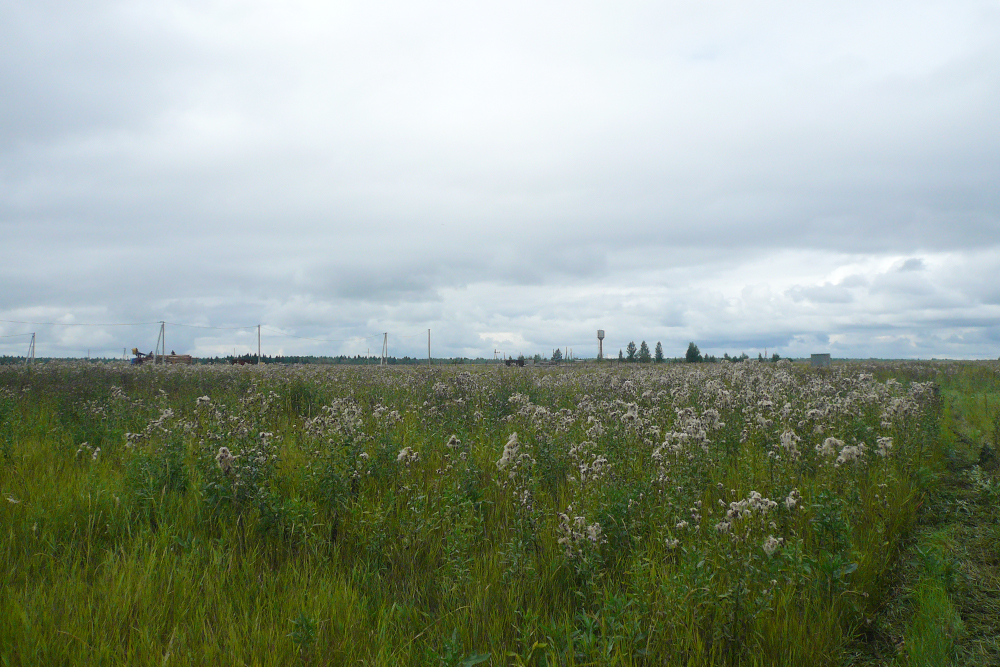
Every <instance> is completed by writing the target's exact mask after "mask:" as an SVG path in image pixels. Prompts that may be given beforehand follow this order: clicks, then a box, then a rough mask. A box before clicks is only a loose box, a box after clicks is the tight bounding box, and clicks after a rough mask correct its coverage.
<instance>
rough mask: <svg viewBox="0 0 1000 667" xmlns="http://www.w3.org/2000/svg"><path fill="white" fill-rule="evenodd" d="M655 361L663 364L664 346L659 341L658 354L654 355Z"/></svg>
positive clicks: (657, 344)
mask: <svg viewBox="0 0 1000 667" xmlns="http://www.w3.org/2000/svg"><path fill="white" fill-rule="evenodd" d="M653 359H654V360H655V361H656V363H658V364H659V363H662V362H663V345H661V344H660V342H659V341H657V342H656V352H654V353H653Z"/></svg>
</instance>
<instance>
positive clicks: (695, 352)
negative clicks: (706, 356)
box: [684, 341, 701, 363]
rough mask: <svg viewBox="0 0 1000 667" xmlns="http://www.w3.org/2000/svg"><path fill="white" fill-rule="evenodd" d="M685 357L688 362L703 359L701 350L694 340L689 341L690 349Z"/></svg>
mask: <svg viewBox="0 0 1000 667" xmlns="http://www.w3.org/2000/svg"><path fill="white" fill-rule="evenodd" d="M684 359H685V360H686V361H687V362H688V363H695V362H698V361H701V350H699V349H698V346H697V345H695V344H694V342H693V341H692V342H691V343H688V349H687V353H686V354H685V355H684Z"/></svg>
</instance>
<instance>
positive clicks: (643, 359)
mask: <svg viewBox="0 0 1000 667" xmlns="http://www.w3.org/2000/svg"><path fill="white" fill-rule="evenodd" d="M651 360H652V357H650V356H649V346H648V345H646V341H642V343H640V345H639V362H640V363H643V364H647V363H649V362H650V361H651Z"/></svg>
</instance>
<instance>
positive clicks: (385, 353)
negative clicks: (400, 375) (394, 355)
mask: <svg viewBox="0 0 1000 667" xmlns="http://www.w3.org/2000/svg"><path fill="white" fill-rule="evenodd" d="M388 365H389V332H388V331H386V332H385V333H383V334H382V360H381V362H379V366H388Z"/></svg>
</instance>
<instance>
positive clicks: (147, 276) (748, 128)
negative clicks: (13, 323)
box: [0, 1, 1000, 356]
mask: <svg viewBox="0 0 1000 667" xmlns="http://www.w3.org/2000/svg"><path fill="white" fill-rule="evenodd" d="M998 33H1000V10H998V9H997V8H996V7H993V6H992V5H990V6H975V7H971V6H970V7H964V8H959V9H956V8H955V7H954V6H953V5H951V4H948V3H943V2H919V3H916V4H913V3H880V4H878V5H871V4H870V3H848V4H847V5H840V6H838V7H837V8H836V9H834V8H824V7H811V6H805V5H801V4H800V3H791V2H778V3H773V4H771V5H768V6H766V7H764V8H752V9H751V8H749V7H748V6H744V5H739V4H738V3H733V4H730V5H728V6H726V7H725V8H724V9H720V8H719V7H715V9H712V8H710V7H709V6H700V5H660V4H656V3H646V4H644V3H640V4H638V5H633V6H630V7H629V8H626V9H621V8H617V9H616V10H614V11H612V10H609V9H607V8H602V7H601V6H599V5H583V6H581V5H579V4H572V5H571V4H568V3H567V4H562V5H560V4H556V5H551V6H538V5H528V4H527V3H524V4H517V3H515V4H514V5H509V6H505V7H504V8H503V9H502V10H501V9H494V8H489V7H485V6H471V5H469V6H460V7H459V6H447V5H438V4H433V3H432V4H431V5H424V6H421V7H419V8H418V7H415V6H408V5H405V4H398V5H395V4H392V3H368V4H364V5H352V6H337V7H332V6H331V7H325V6H310V7H307V6H291V5H283V4H277V3H274V4H271V3H258V4H254V5H247V6H240V7H234V6H232V5H229V4H225V3H211V2H209V3H199V4H182V3H177V2H170V1H163V2H154V3H147V4H128V3H126V4H121V3H107V4H101V3H90V4H88V5H86V6H80V7H77V6H66V5H64V4H60V3H31V4H27V3H22V4H16V3H13V4H12V3H8V4H7V5H4V7H2V8H0V86H2V87H3V89H4V90H5V91H6V92H7V93H8V94H5V95H4V96H3V99H2V100H0V234H2V237H3V238H4V244H2V246H0V318H4V319H17V318H16V317H13V316H10V317H8V315H11V314H16V313H22V312H35V311H37V312H46V313H49V314H51V315H52V316H55V315H57V314H60V313H62V314H65V313H74V314H78V315H79V316H80V317H83V315H84V314H89V315H97V314H103V315H104V316H106V317H107V318H113V319H120V320H123V321H125V320H128V321H134V320H146V319H161V318H168V319H175V320H181V319H185V318H186V319H187V320H188V321H198V322H207V323H212V322H214V323H222V322H226V323H233V322H235V323H242V322H246V321H250V322H255V321H266V322H271V323H272V324H274V325H275V326H281V327H283V328H284V329H285V330H287V331H289V332H298V333H300V334H305V335H308V334H309V333H310V332H312V333H316V334H317V337H324V336H327V337H331V338H338V339H339V338H342V337H348V336H350V335H351V334H352V332H354V333H364V332H365V331H367V330H368V328H370V327H376V328H381V329H382V330H385V328H387V327H395V328H396V329H398V330H400V331H403V330H404V329H406V328H407V327H411V328H416V329H417V330H419V329H421V328H426V326H432V327H434V328H444V329H446V330H448V331H449V332H450V333H449V334H442V339H441V345H442V348H441V349H442V350H443V351H445V350H449V349H450V350H455V351H458V350H465V351H468V350H473V349H482V350H485V349H486V347H484V345H487V344H486V343H483V342H482V340H481V339H480V338H479V334H480V333H482V332H484V331H494V332H496V331H514V330H516V331H518V332H519V335H521V336H522V338H523V340H525V341H527V343H526V344H530V345H535V346H538V347H540V348H541V349H542V351H545V350H547V349H551V347H553V346H554V345H556V344H559V341H560V340H563V342H567V341H569V340H572V341H579V343H580V344H586V345H590V344H591V343H592V341H591V339H592V338H593V332H592V331H591V328H596V326H604V327H606V328H607V329H608V330H609V332H614V334H613V335H614V336H620V337H621V338H623V339H624V343H627V342H628V339H630V338H632V337H638V338H641V337H643V336H647V337H649V338H653V337H656V336H662V337H664V342H665V344H666V342H667V339H668V337H669V340H670V341H671V342H670V344H671V345H680V344H682V343H684V342H685V339H690V338H691V337H700V339H701V340H703V341H706V344H707V345H708V346H709V347H711V346H712V345H715V342H718V344H719V345H724V344H728V343H732V344H733V345H734V346H735V345H736V344H737V343H739V344H741V345H749V344H750V343H753V344H754V345H757V346H758V347H760V346H762V345H763V346H768V348H769V349H770V346H772V345H774V346H776V347H778V348H783V349H787V350H799V351H806V350H807V349H808V347H809V346H815V345H819V344H821V343H822V342H823V341H825V340H826V339H825V336H826V335H827V333H826V332H829V331H839V332H841V334H836V333H835V334H834V336H835V341H834V342H833V343H830V344H831V345H836V346H840V347H838V348H837V349H838V350H840V351H845V352H849V351H854V352H857V353H859V354H861V355H862V356H865V355H864V354H863V352H864V351H865V349H866V347H865V346H866V344H870V345H872V346H874V347H877V348H878V349H879V352H880V354H881V353H882V352H885V351H889V352H891V351H892V350H893V349H895V350H897V352H898V354H900V355H909V354H911V353H913V351H914V350H916V351H918V352H921V353H922V352H924V351H926V350H931V349H932V348H933V347H934V345H940V346H941V353H942V354H944V353H945V352H947V353H949V354H963V352H962V350H963V349H967V350H976V352H974V354H981V353H982V350H981V349H980V347H981V344H980V343H978V342H977V343H973V342H970V341H972V340H973V337H972V335H971V334H963V336H964V337H960V338H953V337H949V336H950V334H949V335H947V336H946V335H945V334H944V333H943V331H944V330H945V329H946V328H947V327H948V326H949V324H948V322H952V321H955V322H959V321H961V322H967V323H972V322H979V324H969V326H972V327H979V328H980V329H982V328H983V327H987V328H988V327H989V326H990V324H989V322H990V321H991V319H990V318H991V317H992V314H991V313H992V310H989V307H990V306H991V304H992V305H995V304H997V303H998V302H1000V297H998V296H997V294H998V293H997V291H996V287H995V286H994V285H993V282H994V281H991V280H990V279H989V277H988V276H990V275H995V273H993V274H991V273H990V271H989V267H994V268H995V266H996V264H997V261H998V259H997V258H998V257H1000V242H998V240H997V239H998V238H1000V235H998V232H1000V190H998V189H997V188H996V187H995V183H996V182H998V179H1000V126H998V125H997V124H996V122H995V118H996V117H997V115H998V112H1000V85H998V84H1000V65H998V63H1000V58H998V56H1000V40H998V39H997V35H998ZM783 257H784V258H799V260H796V261H791V260H788V261H789V262H790V264H789V265H788V266H785V265H783V264H781V262H784V261H785V260H784V259H781V258H783ZM808 258H819V259H820V260H821V261H822V263H823V264H824V266H825V267H826V268H825V269H824V270H823V271H820V270H818V269H817V268H815V267H813V266H811V265H810V263H809V261H807V259H808ZM779 260H780V261H779ZM883 260H885V261H883ZM818 261H819V260H818ZM866 262H867V263H868V264H866V265H865V267H864V268H862V269H857V267H854V266H853V264H865V263H866ZM873 262H882V264H881V268H879V269H873V268H872V267H871V266H870V264H871V263H873ZM886 262H888V264H887V263H886ZM973 263H974V264H975V265H976V267H977V268H976V269H975V270H970V271H969V272H967V273H965V272H963V270H962V268H961V267H962V265H963V264H973ZM887 266H888V267H889V268H886V267H887ZM844 267H847V272H846V273H845V271H844ZM893 267H895V268H893ZM917 269H922V270H917ZM844 275H846V276H847V277H842V278H837V277H836V276H844ZM977 307H978V308H980V312H979V313H978V314H977V313H973V314H971V315H970V314H969V313H968V312H966V311H968V310H969V309H972V310H975V309H976V308H977ZM32 309H34V311H33V310H32ZM928 311H934V312H936V313H940V317H938V318H937V319H935V320H933V322H932V321H931V320H930V319H928V318H925V317H923V315H922V314H924V313H926V312H928ZM870 322H874V323H875V325H874V326H876V327H879V326H881V327H884V331H885V332H889V333H884V336H886V337H887V338H885V339H884V340H882V341H878V340H876V337H877V335H881V334H876V332H875V330H873V329H871V328H869V325H868V323H870ZM982 330H984V331H985V330H986V329H982ZM898 331H903V332H904V333H905V334H906V335H907V336H910V338H906V339H905V340H907V341H910V342H906V343H903V342H900V341H903V340H904V339H903V338H900V337H899V336H900V335H902V334H899V333H898ZM625 332H630V333H625ZM645 332H648V333H645ZM80 335H82V334H73V335H68V334H67V335H65V336H63V338H61V339H59V340H61V342H60V343H59V345H60V347H58V348H57V349H60V350H63V351H65V352H66V353H70V352H71V351H76V352H78V351H79V350H80V349H81V348H80V345H82V342H81V341H83V338H80ZM109 335H111V336H112V337H114V336H117V335H118V334H114V333H113V332H111V333H110V334H109ZM199 335H200V334H199ZM213 335H214V334H213ZM610 335H612V334H611V333H609V336H610ZM838 335H842V336H843V338H842V339H841V338H836V336H838ZM178 336H181V338H178V339H177V340H178V341H179V342H180V341H186V342H185V344H190V345H192V346H195V345H199V344H203V345H206V346H210V345H214V346H215V348H218V349H224V343H223V342H222V339H216V338H212V337H211V336H208V335H200V336H201V337H200V338H199V337H197V336H193V335H192V336H190V337H188V338H183V336H188V334H184V333H181V334H178ZM449 336H451V337H449ZM865 336H868V337H869V338H867V339H866V338H865ZM893 337H895V338H893ZM50 339H51V340H53V341H55V340H57V338H56V337H55V336H54V335H53V336H50ZM890 339H891V340H890ZM95 340H97V337H95ZM101 340H103V339H101ZM114 340H115V344H114V345H112V344H111V342H110V341H109V342H108V343H107V346H108V349H113V348H114V347H116V346H117V343H118V342H123V339H121V338H120V337H119V338H115V339H114ZM616 340H617V339H616ZM838 340H841V341H842V342H837V341H838ZM866 340H867V341H868V342H867V343H866V342H865V341H866ZM893 340H894V341H896V342H892V341H893ZM197 341H202V342H201V343H198V342H197ZM913 341H916V342H913ZM961 341H966V342H965V343H962V342H961ZM98 343H99V344H104V343H103V342H100V341H98ZM287 343H288V346H294V345H298V344H299V343H295V342H294V341H291V340H289V341H287ZM610 343H611V341H609V344H610ZM301 344H302V345H311V344H307V343H301ZM401 344H404V343H402V342H401ZM613 344H614V345H616V346H617V345H618V343H617V342H615V343H613ZM685 344H686V343H685ZM893 345H896V346H897V347H895V348H893V347H892V346H893ZM963 345H966V346H967V347H966V348H963V347H962V346H963ZM477 346H479V347H478V348H477ZM874 347H873V349H874ZM0 349H6V348H3V347H2V346H0ZM206 349H207V348H206ZM288 349H293V348H292V347H289V348H288ZM303 349H305V348H303ZM309 349H314V348H309ZM779 351H780V350H779ZM968 354H973V352H968ZM991 354H992V353H991ZM890 356H891V355H890Z"/></svg>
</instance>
